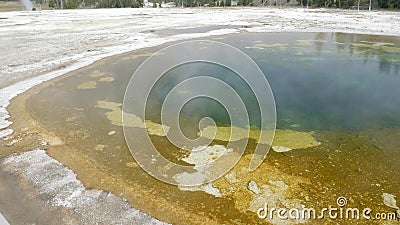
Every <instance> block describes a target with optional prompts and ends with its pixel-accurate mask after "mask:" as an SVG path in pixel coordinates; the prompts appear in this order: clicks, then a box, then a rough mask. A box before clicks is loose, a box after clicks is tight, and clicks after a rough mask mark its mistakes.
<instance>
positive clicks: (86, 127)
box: [26, 33, 400, 224]
mask: <svg viewBox="0 0 400 225" xmlns="http://www.w3.org/2000/svg"><path fill="white" fill-rule="evenodd" d="M211 39H212V40H215V41H219V42H223V43H227V44H230V45H232V46H234V47H237V48H239V49H240V50H242V51H243V52H245V53H246V54H248V55H249V56H250V57H251V58H252V59H253V60H254V61H255V62H256V63H257V64H258V65H259V67H260V68H261V70H262V71H263V72H264V73H265V75H266V77H267V79H268V81H269V83H270V85H271V89H272V91H273V93H274V96H275V101H276V106H277V131H276V138H275V140H274V143H273V146H280V147H285V148H286V150H288V151H284V152H279V151H272V150H271V151H270V152H269V154H268V156H267V158H266V160H265V161H264V163H263V164H262V165H261V166H260V167H259V168H258V169H257V170H255V171H253V172H248V171H247V166H248V163H249V160H250V158H251V152H252V150H254V147H255V145H256V142H257V140H255V139H252V138H250V139H249V142H248V145H247V148H246V152H245V155H244V156H243V158H242V159H241V160H240V161H239V163H238V164H237V165H236V166H235V167H234V168H233V169H232V170H231V171H230V172H229V173H228V174H227V175H225V176H224V177H222V178H220V179H218V180H216V181H215V182H213V183H212V184H210V186H208V187H202V188H198V189H182V188H179V187H176V186H173V185H168V184H165V183H162V182H160V181H158V180H156V179H154V178H152V177H151V176H149V175H148V174H146V172H145V171H143V170H142V169H141V168H140V166H138V164H137V163H136V162H135V161H134V159H133V158H132V156H131V154H130V152H129V149H128V147H127V145H126V144H125V140H124V135H123V131H122V125H121V103H122V101H123V97H124V91H125V88H126V86H127V84H128V81H129V79H130V78H131V76H132V74H133V72H134V71H135V69H136V68H137V67H138V66H139V65H140V63H142V62H143V61H144V60H145V59H146V58H147V57H148V56H150V55H152V54H153V53H154V52H156V51H157V50H158V49H160V48H161V47H163V46H161V47H156V48H151V49H142V50H138V51H135V52H131V53H128V54H123V55H119V56H115V57H111V58H108V59H105V60H101V61H99V62H97V63H95V64H93V65H91V66H89V67H86V68H82V69H80V70H78V71H74V72H72V73H70V74H68V75H67V76H65V77H64V78H62V79H57V80H53V81H50V82H49V85H47V86H46V87H43V88H41V89H40V90H37V91H35V93H32V95H31V96H29V98H27V100H26V110H27V113H28V114H29V115H30V116H31V117H32V119H33V120H34V121H35V122H36V123H37V124H38V125H39V127H40V129H42V132H49V133H52V134H54V135H56V136H57V137H59V138H60V139H61V140H62V141H61V142H62V144H61V145H60V146H58V147H57V148H52V147H50V148H49V149H48V150H47V153H48V154H49V155H50V156H52V157H54V158H55V159H56V160H58V161H60V162H62V163H63V164H65V165H66V166H67V167H69V168H71V169H72V170H73V171H74V172H75V173H76V174H77V175H78V178H79V179H80V180H81V181H82V182H83V184H84V185H85V187H87V188H89V189H90V188H96V189H102V190H107V191H111V192H112V193H114V194H116V195H118V196H120V197H123V198H125V199H127V200H128V202H129V203H130V204H131V206H132V207H135V208H137V209H140V210H142V211H144V212H147V213H149V214H150V215H152V216H154V217H156V218H158V219H160V220H162V221H166V222H170V223H174V224H202V223H204V221H207V222H208V223H210V224H264V223H265V220H261V219H259V218H258V217H257V214H256V212H257V209H258V208H259V207H262V206H263V205H264V203H268V204H269V205H272V206H275V207H287V208H290V207H299V208H301V205H306V206H307V207H314V208H316V209H320V208H323V207H327V206H328V205H335V204H336V199H337V198H338V197H339V196H344V197H346V198H347V200H348V205H349V206H351V207H360V208H365V207H370V208H371V209H372V210H373V211H383V212H394V211H395V210H394V209H393V208H390V207H388V206H387V205H385V204H384V201H383V198H382V195H383V193H390V194H393V195H397V196H400V192H399V190H400V172H399V170H398V168H399V160H400V98H399V97H398V96H400V88H399V87H400V76H399V75H400V40H399V38H397V37H388V36H372V35H357V34H344V33H240V34H232V35H226V36H220V37H214V38H211ZM155 66H157V65H155ZM193 71H201V73H202V74H207V75H210V76H214V77H217V78H219V79H222V80H224V81H226V82H228V83H230V84H231V85H232V86H233V87H235V88H236V89H237V90H239V92H241V93H242V94H243V95H242V96H243V97H244V98H245V99H246V107H247V109H248V111H249V114H250V122H251V130H252V132H257V130H258V129H259V126H258V124H259V120H260V118H259V111H258V108H257V106H256V105H257V104H256V101H255V99H254V96H253V95H252V94H251V92H249V91H248V87H247V86H246V85H245V84H244V83H243V82H242V81H241V80H240V79H238V78H237V77H235V74H234V73H233V72H232V71H229V70H227V69H225V68H222V67H219V66H216V65H205V64H201V63H197V64H189V65H183V66H180V67H177V68H175V69H173V70H171V71H169V72H168V73H166V74H165V77H164V78H163V79H161V80H159V82H158V83H157V84H156V86H155V89H154V91H153V92H152V94H151V96H150V101H149V104H148V106H147V108H146V112H148V117H147V118H142V119H145V120H147V121H151V124H152V125H153V126H154V127H157V126H159V123H160V115H159V111H160V109H161V108H160V107H161V103H162V100H163V98H164V97H165V95H166V94H167V93H168V91H169V90H170V89H171V88H172V87H173V86H174V85H176V84H177V83H179V82H180V81H182V80H183V79H187V78H188V77H191V76H195V75H193V74H194V72H193ZM185 91H187V92H190V88H188V89H187V90H183V91H182V94H183V95H184V94H185ZM132 110H134V106H133V109H132ZM204 116H210V117H212V118H214V119H215V121H216V125H217V126H218V129H217V131H218V132H220V134H218V133H217V137H218V138H215V139H214V140H213V144H214V145H222V146H226V144H227V140H226V139H225V138H224V137H225V136H226V132H227V131H226V129H225V128H227V127H229V126H230V125H231V124H230V123H229V117H228V116H227V113H226V111H224V109H223V108H222V107H221V105H219V104H218V103H216V102H213V101H211V100H204V99H197V100H194V101H192V102H189V103H188V104H187V105H186V106H185V108H183V110H182V112H181V121H180V125H181V126H182V129H183V131H184V133H185V134H186V135H187V136H188V137H193V138H195V137H197V136H198V135H199V129H198V128H197V124H198V122H199V120H200V119H201V118H203V117H204ZM138 129H139V128H138ZM155 130H156V129H155ZM150 135H151V139H152V141H153V143H154V144H155V145H156V146H159V147H161V149H162V151H161V154H162V155H163V156H165V157H166V158H168V159H170V160H171V161H174V162H177V163H180V164H184V165H186V164H187V163H186V162H183V161H182V158H184V157H185V156H186V154H187V152H185V151H184V150H182V149H178V148H176V147H175V146H173V145H172V144H171V143H169V142H168V140H167V139H166V137H164V136H162V135H159V134H158V133H157V132H155V131H154V130H153V132H152V133H151V132H150ZM276 149H278V150H279V149H280V148H276ZM49 182H51V178H49ZM249 183H251V184H256V187H254V186H253V188H251V187H249ZM210 190H211V191H210ZM269 222H272V223H278V222H277V220H270V221H269ZM286 222H287V223H289V224H290V223H292V222H293V221H286ZM347 222H348V221H347ZM353 222H356V221H353ZM312 223H313V224H315V223H317V224H318V223H320V224H325V223H326V220H320V221H312ZM377 223H378V222H377Z"/></svg>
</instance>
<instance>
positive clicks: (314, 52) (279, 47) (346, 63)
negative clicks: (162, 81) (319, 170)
mask: <svg viewBox="0 0 400 225" xmlns="http://www.w3.org/2000/svg"><path fill="white" fill-rule="evenodd" d="M235 40H237V39H234V38H231V39H229V38H227V39H226V41H227V42H228V43H230V44H233V45H235V46H240V47H241V48H242V49H243V50H244V51H245V52H246V53H248V54H249V55H250V57H252V58H253V59H255V61H256V62H257V64H258V65H260V67H261V68H262V70H263V71H264V73H265V74H266V76H267V77H268V79H269V82H270V84H271V87H272V89H273V91H274V95H275V98H276V103H277V108H278V127H280V128H295V129H304V130H315V129H367V128H380V127H391V126H398V125H400V116H399V115H400V107H399V105H400V100H399V98H398V96H399V94H400V90H399V89H398V86H399V85H400V78H399V76H398V75H399V67H400V55H399V52H400V40H398V39H396V38H393V37H382V36H371V35H355V34H343V33H315V34H310V33H303V34H295V35H294V34H292V35H287V34H285V35H282V34H268V35H267V34H245V35H243V36H242V40H243V41H240V42H238V41H235ZM277 41H278V42H279V43H277ZM245 43H246V44H245Z"/></svg>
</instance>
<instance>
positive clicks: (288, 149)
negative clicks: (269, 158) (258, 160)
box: [272, 146, 293, 152]
mask: <svg viewBox="0 0 400 225" xmlns="http://www.w3.org/2000/svg"><path fill="white" fill-rule="evenodd" d="M272 149H273V150H274V151H275V152H288V151H292V150H293V149H291V148H288V147H284V146H272Z"/></svg>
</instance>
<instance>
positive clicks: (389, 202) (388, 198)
mask: <svg viewBox="0 0 400 225" xmlns="http://www.w3.org/2000/svg"><path fill="white" fill-rule="evenodd" d="M382 198H383V204H385V205H386V206H388V207H390V208H394V209H399V207H398V206H397V204H396V196H395V195H392V194H389V193H383V194H382Z"/></svg>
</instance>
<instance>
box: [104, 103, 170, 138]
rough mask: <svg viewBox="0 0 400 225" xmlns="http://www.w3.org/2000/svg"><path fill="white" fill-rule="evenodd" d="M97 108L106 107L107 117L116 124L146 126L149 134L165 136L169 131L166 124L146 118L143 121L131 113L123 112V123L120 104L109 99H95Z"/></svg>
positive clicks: (136, 126)
mask: <svg viewBox="0 0 400 225" xmlns="http://www.w3.org/2000/svg"><path fill="white" fill-rule="evenodd" d="M96 107H97V108H101V109H107V110H109V112H106V113H105V114H106V116H107V119H108V120H109V121H110V122H111V123H112V124H113V125H116V126H120V127H122V126H126V127H135V128H146V129H147V132H148V133H149V134H150V135H157V136H166V133H168V131H169V127H168V126H166V125H161V124H158V123H154V122H152V121H149V120H146V121H145V122H144V121H143V120H142V119H141V118H140V117H138V116H136V115H135V114H133V113H126V112H124V117H125V120H124V123H122V109H121V107H122V104H121V103H118V102H109V101H97V104H96Z"/></svg>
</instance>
